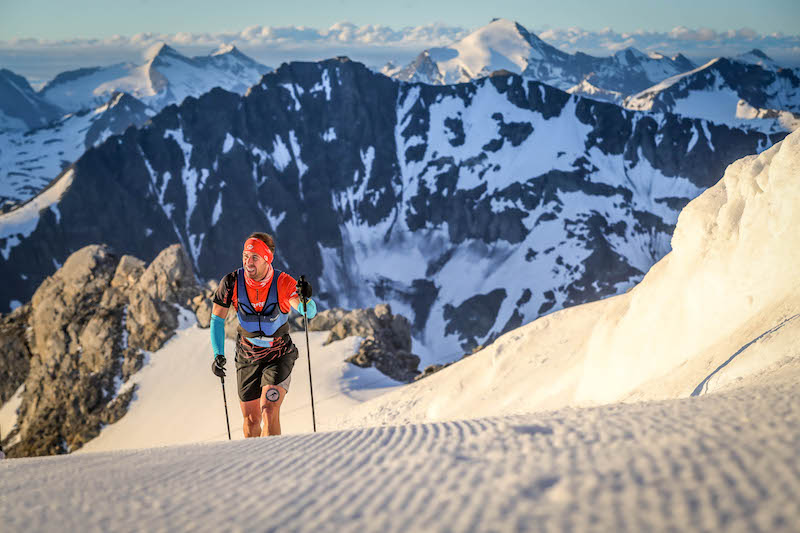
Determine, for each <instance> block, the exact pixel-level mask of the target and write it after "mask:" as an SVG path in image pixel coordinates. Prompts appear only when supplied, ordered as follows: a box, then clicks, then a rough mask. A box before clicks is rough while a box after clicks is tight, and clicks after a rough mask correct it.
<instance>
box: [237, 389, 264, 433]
mask: <svg viewBox="0 0 800 533" xmlns="http://www.w3.org/2000/svg"><path fill="white" fill-rule="evenodd" d="M262 399H263V398H262ZM260 401H261V400H260V399H259V400H251V401H249V402H239V407H241V409H242V417H244V424H243V426H244V427H243V429H244V438H248V437H260V436H261V407H260V405H259V404H260Z"/></svg>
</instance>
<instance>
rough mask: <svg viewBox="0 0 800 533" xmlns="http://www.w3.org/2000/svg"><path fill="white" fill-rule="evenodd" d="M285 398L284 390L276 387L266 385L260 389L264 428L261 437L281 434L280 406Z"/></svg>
mask: <svg viewBox="0 0 800 533" xmlns="http://www.w3.org/2000/svg"><path fill="white" fill-rule="evenodd" d="M285 396H286V389H284V388H283V387H281V386H278V385H268V386H265V387H263V388H262V389H261V399H260V402H261V415H262V417H263V419H264V428H263V429H262V430H261V436H262V437H267V436H269V435H280V434H281V404H282V403H283V398H284V397H285Z"/></svg>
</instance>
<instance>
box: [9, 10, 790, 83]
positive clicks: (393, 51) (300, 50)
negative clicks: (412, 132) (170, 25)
mask: <svg viewBox="0 0 800 533" xmlns="http://www.w3.org/2000/svg"><path fill="white" fill-rule="evenodd" d="M516 20H519V19H516ZM519 21H520V23H521V24H522V25H523V26H524V25H525V23H524V22H523V21H521V20H519ZM488 22H489V20H486V23H488ZM0 24H4V23H0ZM0 27H1V26H0ZM474 29H476V28H475V27H471V28H465V27H460V26H447V25H443V24H427V25H421V26H415V27H406V28H403V29H401V30H394V29H392V28H390V27H388V26H376V25H361V26H359V25H356V24H353V23H349V22H343V23H337V24H334V25H332V26H330V27H328V28H326V29H317V28H309V27H305V26H287V27H275V26H250V27H248V28H245V29H243V30H240V31H228V32H217V33H139V34H135V35H133V36H114V37H110V38H99V39H93V38H83V39H69V40H50V39H47V38H26V39H19V38H12V39H11V40H6V41H0V68H7V69H10V70H12V71H14V72H16V73H17V74H20V75H22V76H25V77H26V78H27V79H28V80H29V81H30V82H31V84H32V85H34V87H37V88H38V87H40V86H41V85H43V84H44V83H45V82H47V81H49V80H50V79H52V78H53V77H54V76H55V75H56V74H58V73H60V72H63V71H66V70H73V69H77V68H82V67H92V66H105V65H110V64H114V63H119V62H127V61H130V62H134V63H139V62H141V61H142V55H143V53H144V52H145V51H146V50H147V48H148V47H149V46H151V45H152V44H154V43H157V42H161V41H163V42H166V43H168V44H169V45H170V46H172V47H174V48H176V49H177V50H178V51H180V52H181V53H183V54H186V55H188V56H193V55H206V54H208V53H209V52H211V51H212V50H214V49H216V48H217V47H218V46H219V45H220V44H224V43H229V44H234V45H236V46H237V47H238V48H239V49H240V50H242V52H244V53H246V54H248V55H249V56H251V57H253V58H254V59H256V60H258V61H260V62H261V63H263V64H265V65H268V66H271V67H278V66H279V65H280V64H281V63H283V62H288V61H297V60H300V61H317V60H321V59H326V58H330V57H334V56H338V55H346V56H348V57H350V58H351V59H354V60H356V61H360V62H363V63H365V64H367V65H368V66H371V67H380V66H382V65H384V64H385V63H387V62H389V61H391V62H393V63H395V64H405V63H408V62H409V61H410V60H411V59H413V58H414V57H415V56H416V55H417V54H419V53H420V52H422V51H423V50H425V49H428V48H433V47H437V46H447V45H449V44H451V43H453V42H455V41H457V40H459V39H461V38H463V37H465V36H466V35H468V34H469V33H470V32H471V31H473V30H474ZM528 29H529V30H530V31H532V32H534V33H536V34H537V35H538V36H539V37H541V38H542V39H543V40H545V41H546V42H548V43H550V44H552V45H554V46H556V47H558V48H560V49H562V50H564V51H566V52H570V53H574V52H576V51H581V52H584V53H588V54H591V55H595V56H607V55H611V54H613V53H614V52H617V51H619V50H621V49H623V48H626V47H634V48H638V49H640V50H642V51H643V52H656V51H657V52H661V53H664V54H667V55H673V54H676V53H678V52H681V53H683V54H684V55H686V56H687V57H689V58H691V59H692V60H694V61H695V62H696V63H703V62H705V61H706V60H708V59H711V58H713V57H718V56H732V55H737V54H740V53H743V52H747V51H749V50H751V49H753V48H758V49H760V50H762V51H763V52H765V53H766V54H767V55H769V56H770V57H772V58H773V59H774V60H775V61H776V62H777V63H779V64H781V65H784V66H789V67H794V66H800V35H781V34H770V35H768V34H759V33H756V32H755V31H754V30H749V29H741V30H730V31H717V30H711V29H708V28H694V29H692V28H687V27H683V26H679V27H675V28H673V29H671V30H668V31H663V32H654V31H645V30H639V31H635V32H631V33H625V32H617V31H614V30H611V29H605V30H600V31H590V30H584V29H580V28H575V27H572V28H568V29H553V28H549V29H548V28H544V27H542V26H541V25H540V26H538V27H536V26H529V27H528ZM5 34H7V32H2V33H0V35H5Z"/></svg>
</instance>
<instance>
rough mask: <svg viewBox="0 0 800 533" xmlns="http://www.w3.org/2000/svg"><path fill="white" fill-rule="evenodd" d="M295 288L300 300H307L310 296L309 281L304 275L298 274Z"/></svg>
mask: <svg viewBox="0 0 800 533" xmlns="http://www.w3.org/2000/svg"><path fill="white" fill-rule="evenodd" d="M296 289H297V294H298V296H300V299H301V300H308V299H309V298H311V283H309V282H308V281H306V277H305V276H300V280H299V281H298V282H297V286H296Z"/></svg>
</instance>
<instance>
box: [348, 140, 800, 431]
mask: <svg viewBox="0 0 800 533" xmlns="http://www.w3.org/2000/svg"><path fill="white" fill-rule="evenodd" d="M798 206H800V133H794V134H792V135H790V136H788V137H787V138H786V139H784V141H782V142H781V143H779V144H777V145H775V146H773V147H772V148H770V149H769V150H767V151H765V152H763V153H762V154H760V155H758V156H749V157H746V158H744V159H741V160H739V161H737V162H735V163H734V164H732V165H731V166H729V167H728V169H727V171H726V172H725V176H724V177H723V179H722V180H721V181H720V182H719V183H718V184H717V185H715V186H714V187H712V188H710V189H709V190H707V191H706V192H704V193H703V194H702V195H700V196H699V197H698V198H697V199H695V200H694V201H692V202H691V203H689V205H688V206H687V207H686V208H685V209H684V210H683V211H682V212H681V215H680V217H679V219H678V225H677V228H676V231H675V234H674V236H673V240H672V248H673V249H672V252H670V253H669V254H668V255H667V256H666V257H665V258H664V259H662V260H661V261H659V262H658V263H656V264H655V265H654V266H653V267H652V268H651V269H650V271H649V272H648V273H647V275H646V276H645V278H644V280H642V282H641V283H640V284H639V285H637V286H636V287H634V288H633V289H631V290H630V291H628V292H626V293H624V294H621V295H619V296H616V297H613V298H609V299H606V300H602V301H598V302H594V303H590V304H586V305H582V306H578V307H574V308H570V309H566V310H563V311H559V312H557V313H553V314H551V315H548V316H546V317H543V318H540V319H538V320H536V321H534V322H532V323H531V324H528V325H526V326H523V327H521V328H518V329H516V330H513V331H511V332H509V333H507V334H505V335H504V336H502V337H500V339H498V340H497V341H496V342H495V343H494V344H492V345H491V346H489V347H488V348H486V349H485V350H483V351H481V352H478V353H477V354H474V355H472V356H471V357H469V358H468V359H466V360H464V361H462V362H459V363H457V364H455V365H453V366H451V367H449V368H446V369H444V370H442V371H441V372H439V373H438V374H435V375H433V376H431V377H430V378H427V379H424V380H422V381H420V382H418V383H415V384H412V385H410V386H409V387H408V388H404V389H403V390H402V391H399V392H397V393H393V394H387V395H385V396H382V397H380V398H378V399H376V400H374V401H372V402H369V403H367V404H364V405H362V406H359V407H357V408H355V409H353V410H351V411H349V412H348V413H346V415H344V416H343V417H342V420H341V424H342V425H343V426H347V427H361V426H363V425H374V424H397V423H411V422H427V421H432V420H443V419H452V418H459V417H462V416H465V414H469V416H490V415H501V414H508V413H509V412H527V411H531V410H538V409H553V408H559V407H563V406H567V405H570V406H575V405H593V404H599V403H609V402H619V401H632V400H640V399H661V398H676V397H686V396H689V395H693V394H705V393H707V392H709V391H713V390H717V389H724V388H726V387H729V386H731V384H735V383H736V382H737V381H738V380H739V379H742V378H746V377H748V376H755V375H759V374H760V373H764V372H767V371H772V370H775V369H776V368H779V367H781V366H783V365H787V364H790V363H791V364H795V365H796V364H797V361H798V358H800V345H798V342H797V339H799V338H800V287H799V286H798V284H797V280H798V279H800V233H798V232H797V227H798V226H799V225H800V210H798ZM466 391H468V393H467V392H466Z"/></svg>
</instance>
